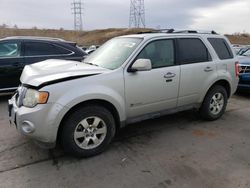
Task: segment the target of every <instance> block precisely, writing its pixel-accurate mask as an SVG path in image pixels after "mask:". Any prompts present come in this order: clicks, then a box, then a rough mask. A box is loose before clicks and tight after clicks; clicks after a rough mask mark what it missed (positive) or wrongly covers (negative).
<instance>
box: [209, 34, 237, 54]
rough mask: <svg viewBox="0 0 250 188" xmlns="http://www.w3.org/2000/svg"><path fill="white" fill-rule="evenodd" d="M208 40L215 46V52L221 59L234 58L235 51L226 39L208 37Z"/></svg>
mask: <svg viewBox="0 0 250 188" xmlns="http://www.w3.org/2000/svg"><path fill="white" fill-rule="evenodd" d="M208 41H209V42H210V44H211V45H212V46H213V48H214V50H215V52H216V53H217V55H218V57H219V58H220V59H232V58H233V53H232V51H231V49H230V47H229V45H228V44H227V42H226V41H225V39H222V38H208Z"/></svg>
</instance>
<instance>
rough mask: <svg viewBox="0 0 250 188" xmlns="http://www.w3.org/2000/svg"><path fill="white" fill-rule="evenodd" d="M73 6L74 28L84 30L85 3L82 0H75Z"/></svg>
mask: <svg viewBox="0 0 250 188" xmlns="http://www.w3.org/2000/svg"><path fill="white" fill-rule="evenodd" d="M71 6H72V8H71V9H72V13H73V14H74V29H75V30H77V31H82V14H83V3H82V1H81V0H73V3H71Z"/></svg>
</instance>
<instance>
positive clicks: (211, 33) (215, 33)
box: [171, 30, 218, 35]
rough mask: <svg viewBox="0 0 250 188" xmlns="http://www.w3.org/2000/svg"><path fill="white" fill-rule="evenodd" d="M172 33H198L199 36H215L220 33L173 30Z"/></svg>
mask: <svg viewBox="0 0 250 188" xmlns="http://www.w3.org/2000/svg"><path fill="white" fill-rule="evenodd" d="M171 33H197V34H214V35H217V34H218V33H216V32H215V31H213V30H212V31H198V30H179V31H178V30H177V31H175V30H173V31H172V32H171Z"/></svg>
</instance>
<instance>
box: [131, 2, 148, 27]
mask: <svg viewBox="0 0 250 188" xmlns="http://www.w3.org/2000/svg"><path fill="white" fill-rule="evenodd" d="M145 26H146V24H145V8H144V0H130V16H129V27H130V28H131V27H135V28H140V27H143V28H145Z"/></svg>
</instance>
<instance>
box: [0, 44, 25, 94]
mask: <svg viewBox="0 0 250 188" xmlns="http://www.w3.org/2000/svg"><path fill="white" fill-rule="evenodd" d="M20 53H21V45H20V43H19V42H13V41H5V42H0V91H4V90H13V89H15V88H16V87H18V85H19V83H20V76H21V73H22V70H23V66H24V64H23V63H24V58H23V57H21V54H20Z"/></svg>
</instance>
